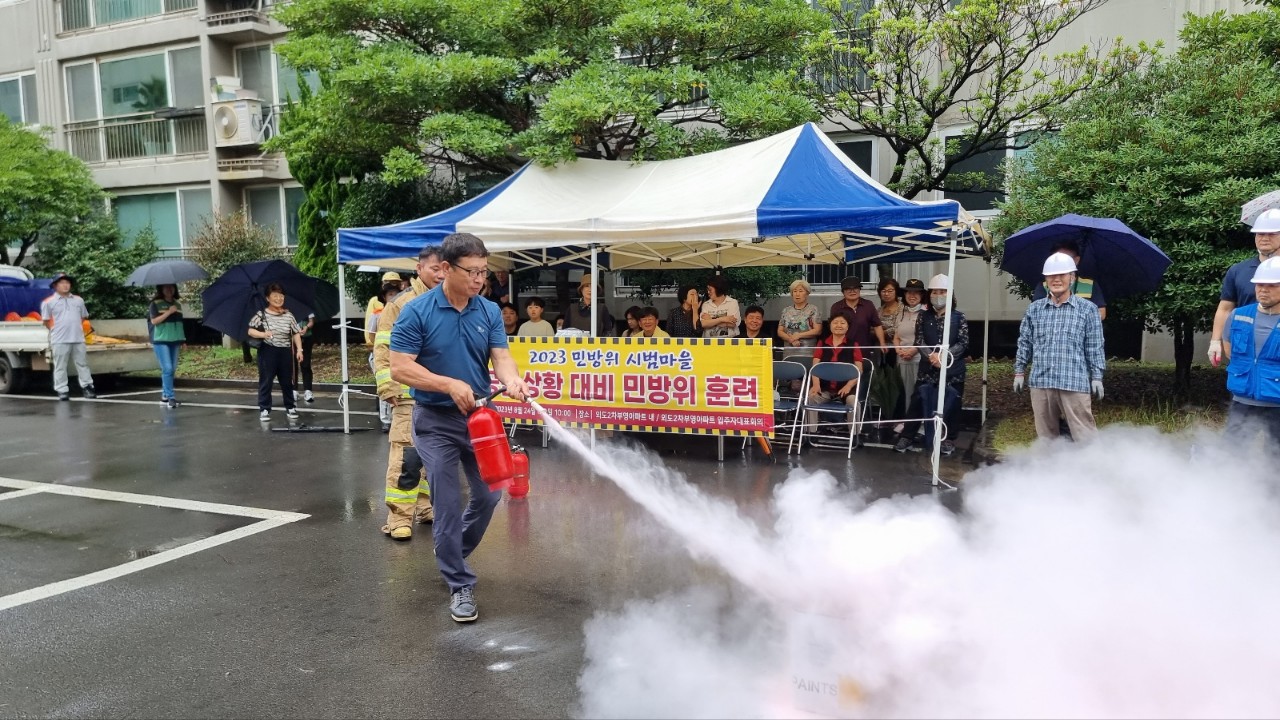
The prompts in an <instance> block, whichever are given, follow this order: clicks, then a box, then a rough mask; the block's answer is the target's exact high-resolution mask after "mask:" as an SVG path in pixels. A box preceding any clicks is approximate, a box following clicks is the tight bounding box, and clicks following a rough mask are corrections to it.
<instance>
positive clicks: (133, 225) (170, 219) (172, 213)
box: [114, 192, 182, 250]
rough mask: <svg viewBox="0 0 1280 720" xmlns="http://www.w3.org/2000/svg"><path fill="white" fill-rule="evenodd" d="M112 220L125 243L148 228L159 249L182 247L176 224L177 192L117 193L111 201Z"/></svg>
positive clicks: (179, 232) (179, 230)
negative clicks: (118, 228)
mask: <svg viewBox="0 0 1280 720" xmlns="http://www.w3.org/2000/svg"><path fill="white" fill-rule="evenodd" d="M114 205H115V211H116V223H117V224H119V225H120V232H121V233H122V234H123V235H124V238H125V242H132V241H133V240H134V239H135V238H137V237H138V233H140V232H142V231H143V230H145V229H147V228H148V227H149V228H151V230H152V232H154V233H155V234H156V242H157V243H158V244H159V245H160V247H161V248H162V249H169V250H176V249H179V248H181V247H182V229H181V226H180V225H179V224H178V195H177V193H172V192H166V193H151V194H146V195H121V196H120V197H117V198H116V199H115V202H114Z"/></svg>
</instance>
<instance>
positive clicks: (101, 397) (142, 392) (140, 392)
mask: <svg viewBox="0 0 1280 720" xmlns="http://www.w3.org/2000/svg"><path fill="white" fill-rule="evenodd" d="M158 392H163V391H162V390H135V391H133V392H123V393H111V394H110V395H99V396H98V399H99V400H105V399H106V398H121V397H129V396H130V395H155V394H156V393H158Z"/></svg>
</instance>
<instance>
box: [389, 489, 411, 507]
mask: <svg viewBox="0 0 1280 720" xmlns="http://www.w3.org/2000/svg"><path fill="white" fill-rule="evenodd" d="M383 497H384V499H385V500H386V501H387V502H389V503H392V504H394V505H405V504H412V503H415V502H417V501H418V488H414V489H412V490H401V489H399V488H387V492H386V495H384V496H383Z"/></svg>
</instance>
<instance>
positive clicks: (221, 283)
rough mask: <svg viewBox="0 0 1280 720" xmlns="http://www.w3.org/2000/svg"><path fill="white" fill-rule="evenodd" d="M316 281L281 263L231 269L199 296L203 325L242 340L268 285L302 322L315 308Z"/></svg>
mask: <svg viewBox="0 0 1280 720" xmlns="http://www.w3.org/2000/svg"><path fill="white" fill-rule="evenodd" d="M317 282H318V281H317V280H316V279H315V278H313V277H311V276H310V275H307V274H305V273H303V272H302V271H301V270H299V269H297V268H295V267H294V266H292V265H290V264H289V263H287V262H285V261H283V260H259V261H258V262H251V263H244V264H242V265H236V266H233V267H231V268H229V269H228V270H227V271H226V272H225V273H223V274H222V275H221V276H220V277H219V278H218V279H217V280H214V281H213V284H212V285H210V286H209V287H208V288H207V289H206V290H205V291H204V292H203V293H201V294H200V300H201V302H203V304H204V324H205V326H207V327H211V328H213V329H214V330H217V331H219V332H222V333H224V334H226V335H229V336H231V337H233V338H236V339H238V340H244V339H246V338H247V337H248V335H249V321H250V320H251V319H252V318H253V316H254V315H255V314H256V313H257V312H258V311H259V310H262V309H263V308H265V307H266V306H267V300H266V298H264V297H263V295H262V293H263V291H264V290H266V288H267V286H268V285H270V284H272V283H278V284H279V285H280V287H281V288H282V289H283V290H284V297H285V301H284V306H285V308H286V309H288V310H289V312H291V313H293V316H294V317H295V318H300V319H303V320H305V319H306V317H307V315H308V314H309V313H310V312H312V308H313V307H314V306H315V305H316V283H317ZM316 315H317V316H318V315H319V313H316Z"/></svg>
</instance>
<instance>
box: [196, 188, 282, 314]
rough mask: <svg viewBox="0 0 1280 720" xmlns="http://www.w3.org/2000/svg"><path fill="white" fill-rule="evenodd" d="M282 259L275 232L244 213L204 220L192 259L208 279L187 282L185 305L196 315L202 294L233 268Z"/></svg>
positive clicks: (213, 216) (215, 216)
mask: <svg viewBox="0 0 1280 720" xmlns="http://www.w3.org/2000/svg"><path fill="white" fill-rule="evenodd" d="M283 257H284V248H283V247H282V246H281V245H280V238H278V237H276V234H275V232H273V231H272V230H271V229H270V228H267V227H265V226H262V225H255V224H253V223H251V222H249V217H248V216H247V215H246V214H245V212H244V211H243V210H240V211H237V212H234V213H231V214H229V215H220V214H214V215H211V216H208V217H204V218H202V219H201V220H200V227H199V228H197V229H196V234H195V238H194V240H193V241H192V244H191V260H192V261H193V262H194V263H196V264H197V265H199V266H200V267H202V268H204V269H205V272H207V273H209V279H208V280H201V281H199V282H193V283H187V284H186V287H185V288H184V290H185V292H186V297H184V299H183V300H184V303H186V304H187V305H188V306H189V307H191V312H197V311H198V310H199V298H200V293H201V292H203V291H204V289H205V288H207V287H209V284H210V283H212V282H213V281H214V280H216V279H217V278H218V277H219V276H221V275H222V274H223V273H225V272H226V271H227V270H228V269H229V268H231V267H232V266H233V265H240V264H242V263H249V262H256V261H258V260H273V259H276V258H283Z"/></svg>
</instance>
